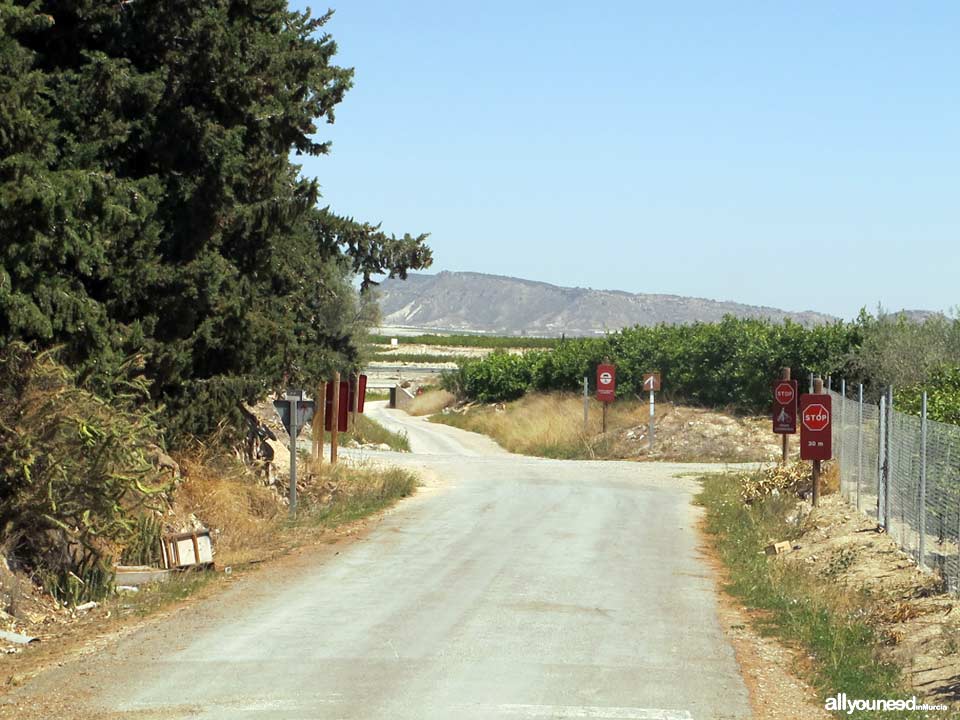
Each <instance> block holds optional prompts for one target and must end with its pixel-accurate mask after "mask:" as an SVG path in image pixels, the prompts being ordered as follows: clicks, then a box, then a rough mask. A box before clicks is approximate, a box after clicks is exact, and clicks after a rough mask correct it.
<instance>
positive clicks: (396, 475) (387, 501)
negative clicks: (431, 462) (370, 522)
mask: <svg viewBox="0 0 960 720" xmlns="http://www.w3.org/2000/svg"><path fill="white" fill-rule="evenodd" d="M338 487H339V491H338V494H337V495H336V496H335V499H334V500H333V502H330V503H328V504H324V505H315V504H313V503H310V502H309V501H307V503H306V507H305V508H304V509H305V512H299V511H298V521H297V522H298V523H300V524H307V525H318V526H321V527H336V526H337V525H341V524H343V523H346V522H353V521H354V520H359V519H360V518H363V517H366V516H367V515H371V514H373V513H375V512H379V511H380V510H383V509H385V508H387V507H389V506H390V505H392V504H393V503H395V502H396V501H397V500H400V499H401V498H405V497H408V496H410V495H413V493H414V492H415V491H416V488H417V476H416V475H414V474H413V473H412V472H410V471H409V470H403V469H401V468H389V469H387V470H380V469H365V468H351V469H350V471H349V473H348V474H347V475H346V476H345V477H344V479H342V480H340V481H339V482H338Z"/></svg>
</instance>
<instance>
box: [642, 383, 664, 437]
mask: <svg viewBox="0 0 960 720" xmlns="http://www.w3.org/2000/svg"><path fill="white" fill-rule="evenodd" d="M643 389H644V390H649V391H650V430H649V432H648V435H649V436H650V452H653V421H654V418H655V416H656V400H655V398H654V395H655V394H656V391H657V390H659V389H660V373H647V374H646V375H644V376H643Z"/></svg>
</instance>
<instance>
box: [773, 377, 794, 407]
mask: <svg viewBox="0 0 960 720" xmlns="http://www.w3.org/2000/svg"><path fill="white" fill-rule="evenodd" d="M776 396H777V402H778V403H780V404H781V405H789V404H790V403H792V402H793V385H792V384H790V383H788V382H782V383H780V384H779V385H777V391H776Z"/></svg>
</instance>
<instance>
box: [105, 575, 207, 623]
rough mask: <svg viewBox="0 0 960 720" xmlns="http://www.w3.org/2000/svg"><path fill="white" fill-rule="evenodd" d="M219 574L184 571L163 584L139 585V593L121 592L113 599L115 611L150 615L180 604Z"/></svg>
mask: <svg viewBox="0 0 960 720" xmlns="http://www.w3.org/2000/svg"><path fill="white" fill-rule="evenodd" d="M219 576H220V573H217V572H215V571H211V570H186V571H184V572H178V573H174V574H173V575H171V577H170V578H169V579H168V580H165V581H163V582H156V583H149V584H147V585H141V586H140V590H139V592H136V593H130V592H122V593H120V594H119V595H118V596H117V597H116V598H115V599H114V601H113V602H114V603H115V606H116V607H117V609H118V610H119V611H120V612H121V613H123V612H124V611H127V612H133V613H136V614H137V615H150V614H151V613H155V612H157V611H159V610H162V609H163V608H165V607H167V606H169V605H172V604H174V603H177V602H180V601H181V600H185V599H186V598H188V597H190V596H191V595H193V594H194V593H196V592H198V591H199V590H201V589H202V588H205V587H206V586H207V585H209V584H210V583H211V582H214V581H215V580H217V579H218V577H219Z"/></svg>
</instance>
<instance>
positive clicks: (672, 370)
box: [443, 317, 862, 412]
mask: <svg viewBox="0 0 960 720" xmlns="http://www.w3.org/2000/svg"><path fill="white" fill-rule="evenodd" d="M861 329H862V328H861V325H860V324H858V323H852V324H845V323H840V322H838V323H835V324H832V325H818V326H816V327H812V328H805V327H803V326H801V325H798V324H796V323H791V322H785V323H782V324H781V323H772V322H769V321H765V320H752V319H737V318H733V317H728V318H725V319H724V320H722V321H721V322H718V323H696V324H693V325H658V326H656V327H634V328H630V329H626V330H622V331H620V332H617V333H613V334H611V335H608V336H606V337H603V338H591V339H571V340H565V341H563V342H560V343H558V345H557V346H556V347H555V348H554V349H553V350H551V351H542V350H541V351H537V350H534V351H530V352H527V353H525V354H523V355H508V354H505V353H494V354H492V355H489V356H488V357H486V358H484V359H482V360H468V361H465V362H463V363H461V364H460V366H459V368H458V370H457V371H455V372H451V373H449V374H447V375H446V376H445V378H444V381H443V383H444V386H445V388H446V389H447V390H450V391H452V392H455V393H457V394H459V395H461V396H462V397H466V398H468V399H472V400H478V401H481V402H499V401H505V400H513V399H516V398H518V397H520V396H522V395H523V394H524V393H526V392H527V391H530V390H571V391H576V390H579V389H581V388H582V387H583V377H584V376H585V375H586V376H588V377H589V378H590V386H591V388H592V387H593V384H594V382H595V375H596V366H597V364H598V363H600V362H602V361H603V360H604V358H609V359H610V360H611V361H612V362H613V363H614V364H615V365H616V366H617V395H618V397H633V396H635V395H642V393H643V389H642V387H641V386H642V382H643V374H644V373H646V372H649V371H654V370H656V371H659V372H660V373H661V374H662V377H663V395H664V397H665V398H666V399H671V400H677V401H682V402H687V403H693V404H697V405H702V406H707V407H730V408H734V409H738V410H742V411H748V412H757V411H761V410H764V409H766V408H768V407H769V405H770V402H771V398H770V382H771V381H772V380H773V379H774V378H776V377H777V376H778V373H779V370H780V368H782V367H790V368H791V369H792V370H793V373H794V377H797V378H801V379H804V378H806V377H807V375H808V373H810V372H814V373H817V374H820V375H824V376H826V375H828V374H833V375H836V376H840V375H844V376H846V377H847V378H848V379H852V378H854V377H856V374H857V371H856V369H855V367H854V364H853V358H854V357H855V354H856V351H857V350H858V348H859V347H860V344H861V342H862V332H861Z"/></svg>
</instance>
